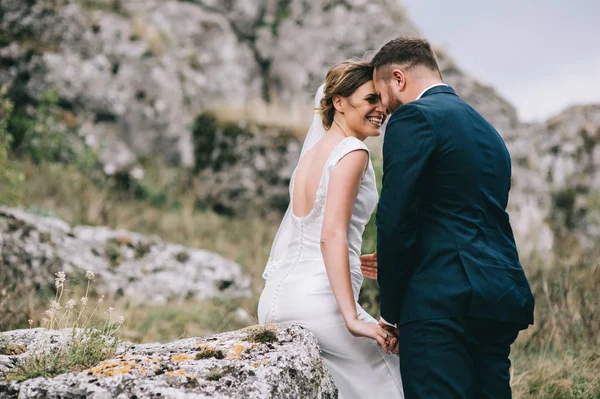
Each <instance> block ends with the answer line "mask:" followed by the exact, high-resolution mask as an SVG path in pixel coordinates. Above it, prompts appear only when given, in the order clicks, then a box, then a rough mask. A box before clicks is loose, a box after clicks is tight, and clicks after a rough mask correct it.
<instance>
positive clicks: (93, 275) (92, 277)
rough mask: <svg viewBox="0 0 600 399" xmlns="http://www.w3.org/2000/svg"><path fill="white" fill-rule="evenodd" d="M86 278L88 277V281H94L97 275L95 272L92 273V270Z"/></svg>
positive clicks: (86, 274) (87, 273)
mask: <svg viewBox="0 0 600 399" xmlns="http://www.w3.org/2000/svg"><path fill="white" fill-rule="evenodd" d="M85 276H86V277H87V279H88V280H93V279H94V277H96V275H95V274H94V272H92V271H91V270H88V271H87V272H86V273H85Z"/></svg>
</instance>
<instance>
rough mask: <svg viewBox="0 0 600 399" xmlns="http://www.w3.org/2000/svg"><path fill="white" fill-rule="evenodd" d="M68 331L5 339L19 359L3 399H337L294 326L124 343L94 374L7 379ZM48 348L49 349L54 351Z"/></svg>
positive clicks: (317, 357)
mask: <svg viewBox="0 0 600 399" xmlns="http://www.w3.org/2000/svg"><path fill="white" fill-rule="evenodd" d="M69 332H70V331H65V332H62V331H48V330H44V329H31V330H16V331H9V332H6V333H3V335H4V336H6V337H7V338H8V340H9V341H10V342H11V343H12V344H13V345H22V346H24V347H26V352H24V353H22V354H19V355H1V354H0V397H2V398H31V399H33V398H40V399H41V398H44V399H46V398H48V399H53V398H54V399H59V398H60V399H68V398H73V399H74V398H94V399H105V398H106V399H109V398H140V399H141V398H156V397H162V398H197V399H206V398H222V399H225V398H247V399H259V398H260V399H267V398H269V399H276V398H277V399H278V398H281V399H288V398H315V399H326V398H331V399H333V398H337V388H336V387H335V384H334V383H333V380H332V378H331V376H330V374H329V372H328V371H327V368H326V367H325V364H324V363H323V359H322V357H321V354H320V350H319V346H318V343H317V341H316V339H315V338H314V337H313V336H312V334H310V333H309V332H308V331H307V330H304V329H302V328H300V327H297V326H291V327H284V326H268V327H267V328H265V327H249V328H246V329H243V330H240V331H233V332H228V333H224V334H219V335H215V336H212V337H206V338H186V339H180V340H177V341H173V342H170V343H167V344H160V343H154V344H140V345H133V344H128V343H123V344H121V345H120V347H119V350H118V351H117V353H116V355H114V356H113V357H112V358H110V359H107V360H105V361H103V362H101V363H100V364H98V365H96V366H95V367H92V368H89V369H86V370H82V371H75V372H71V373H67V374H63V375H59V376H56V377H53V378H41V377H40V378H34V379H30V380H26V381H24V382H14V381H13V382H11V381H7V380H6V376H7V375H8V373H9V372H10V371H11V370H14V367H16V366H17V365H18V364H19V362H20V361H22V360H23V359H24V358H26V357H27V356H29V355H30V354H31V351H32V350H34V349H35V348H36V347H38V346H39V344H40V343H44V342H48V341H49V340H50V341H53V342H54V344H51V345H54V346H57V345H59V344H60V342H62V341H63V340H64V339H65V338H64V335H65V334H67V335H68V333H69ZM51 345H48V344H46V347H47V348H48V347H51Z"/></svg>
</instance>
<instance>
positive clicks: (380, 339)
mask: <svg viewBox="0 0 600 399" xmlns="http://www.w3.org/2000/svg"><path fill="white" fill-rule="evenodd" d="M346 327H347V328H348V331H349V332H350V334H352V335H353V336H355V337H367V338H371V339H374V340H375V341H377V344H379V346H381V347H382V348H383V350H384V351H385V353H387V354H388V355H389V354H390V353H392V350H393V349H394V348H395V347H396V343H397V341H398V340H397V338H396V337H394V336H393V335H392V333H391V332H389V331H387V330H386V329H384V328H383V327H381V326H380V325H379V324H377V323H367V322H364V321H361V320H359V319H353V320H351V321H350V322H348V323H346Z"/></svg>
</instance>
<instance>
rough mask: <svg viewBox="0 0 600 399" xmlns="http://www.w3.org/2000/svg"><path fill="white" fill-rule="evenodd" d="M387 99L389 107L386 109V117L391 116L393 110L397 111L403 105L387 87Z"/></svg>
mask: <svg viewBox="0 0 600 399" xmlns="http://www.w3.org/2000/svg"><path fill="white" fill-rule="evenodd" d="M387 91H388V98H389V99H390V105H389V106H388V107H387V113H388V115H391V114H392V113H393V112H394V111H395V110H397V109H398V107H400V106H401V105H404V104H403V103H402V101H400V99H399V98H398V97H396V93H394V92H393V91H392V89H391V87H389V86H388V88H387Z"/></svg>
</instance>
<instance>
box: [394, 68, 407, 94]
mask: <svg viewBox="0 0 600 399" xmlns="http://www.w3.org/2000/svg"><path fill="white" fill-rule="evenodd" d="M392 82H393V83H395V84H396V86H397V88H398V90H399V91H402V90H403V89H404V86H406V75H405V74H404V72H402V71H401V70H400V69H398V68H394V70H393V71H392Z"/></svg>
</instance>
